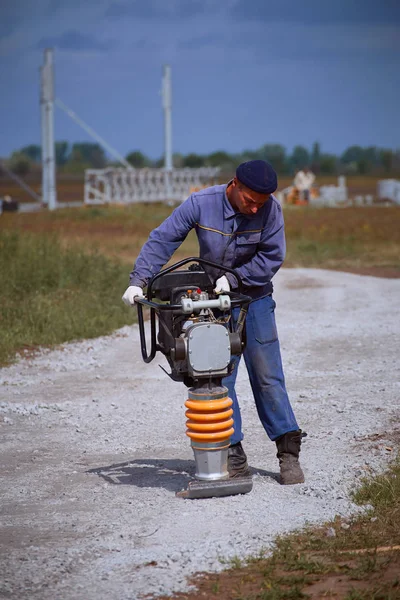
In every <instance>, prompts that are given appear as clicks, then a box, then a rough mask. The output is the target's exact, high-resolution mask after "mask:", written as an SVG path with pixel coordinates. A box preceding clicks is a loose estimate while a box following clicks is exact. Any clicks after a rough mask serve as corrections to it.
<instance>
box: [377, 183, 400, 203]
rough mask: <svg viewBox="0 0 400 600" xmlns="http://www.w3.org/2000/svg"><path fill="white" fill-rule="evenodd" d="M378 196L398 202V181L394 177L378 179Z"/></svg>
mask: <svg viewBox="0 0 400 600" xmlns="http://www.w3.org/2000/svg"><path fill="white" fill-rule="evenodd" d="M378 198H379V199H380V200H390V201H391V202H394V203H395V204H400V181H397V180H396V179H382V181H378Z"/></svg>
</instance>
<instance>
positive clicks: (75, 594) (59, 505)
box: [0, 269, 400, 600]
mask: <svg viewBox="0 0 400 600" xmlns="http://www.w3.org/2000/svg"><path fill="white" fill-rule="evenodd" d="M275 287H276V293H275V298H276V300H277V303H278V309H277V319H278V327H279V331H280V339H281V346H282V353H283V358H284V364H285V371H286V379H287V385H288V389H289V393H290V396H291V401H292V404H293V406H294V409H295V412H296V415H297V418H298V421H299V423H300V425H301V427H302V428H303V429H304V430H305V431H307V432H308V437H307V440H306V441H305V443H304V445H303V450H302V454H301V459H302V464H303V467H304V470H305V474H306V483H305V484H304V485H296V486H288V487H284V486H280V485H279V484H278V483H277V481H276V476H277V472H278V465H277V460H276V458H275V452H276V450H275V446H274V444H272V443H271V442H270V441H269V440H268V439H267V437H266V435H265V434H264V432H263V429H262V427H261V425H260V423H259V421H258V418H257V415H256V410H255V407H254V405H253V400H252V396H251V392H250V388H249V384H248V382H247V377H246V372H245V369H244V368H241V370H240V373H239V378H238V386H237V388H238V393H239V396H240V401H241V407H242V413H243V422H244V432H245V441H244V447H245V449H246V452H247V454H248V458H249V462H250V465H251V466H252V468H253V472H254V488H253V491H252V492H251V494H248V495H246V496H235V497H230V498H221V499H208V500H195V501H189V500H186V501H185V500H182V499H177V498H175V495H174V494H175V491H177V490H179V489H181V488H182V487H184V486H185V485H186V482H187V479H188V474H191V473H193V457H192V452H191V449H190V445H189V441H188V438H187V437H186V436H185V433H184V432H185V417H184V406H183V403H184V400H185V388H184V386H183V385H182V384H178V383H174V382H172V381H170V380H169V379H168V378H167V377H166V375H165V374H164V373H163V372H162V371H161V369H160V368H159V367H158V363H161V364H163V365H164V366H166V363H165V361H164V359H163V357H161V356H160V358H158V357H157V358H156V360H155V361H154V362H153V363H151V364H150V365H145V364H144V363H143V362H142V360H141V356H140V348H139V344H138V330H137V328H136V327H124V328H123V329H121V330H119V331H118V332H116V333H115V334H114V335H112V336H109V337H104V338H98V339H95V340H85V341H83V342H78V343H73V344H65V345H63V346H62V347H61V348H60V349H57V350H54V351H51V352H50V351H43V352H42V353H41V355H40V356H38V357H36V358H35V359H23V360H20V361H19V362H18V363H17V364H15V365H13V366H11V367H9V368H5V369H2V370H0V384H1V385H0V432H1V440H2V453H1V467H0V468H1V471H0V473H1V476H2V484H1V530H0V561H1V565H0V579H1V580H2V581H1V584H0V596H1V597H5V598H15V599H19V600H27V599H28V598H29V599H37V600H39V599H40V600H53V599H54V598H57V599H58V600H67V599H68V600H73V599H76V598H85V599H86V600H102V599H104V600H106V599H107V600H108V599H109V598H118V600H128V599H129V600H133V599H136V598H140V597H141V595H143V594H161V593H170V592H172V591H178V590H184V589H187V580H186V578H187V576H190V575H191V574H193V573H194V572H196V571H201V570H212V571H216V570H220V569H222V568H223V564H222V562H221V560H220V559H221V558H224V559H227V558H229V557H233V556H235V555H237V556H239V557H243V556H245V555H246V554H249V553H257V552H258V551H259V550H260V549H262V548H265V547H268V545H269V544H270V542H271V540H272V539H273V538H274V536H275V535H276V534H278V533H282V532H284V531H288V530H291V529H294V528H297V527H301V526H302V525H304V524H305V523H306V522H316V521H321V520H326V519H330V518H332V517H333V516H334V515H336V514H339V515H349V514H350V513H352V512H354V511H356V510H360V509H358V508H356V507H355V506H354V505H353V504H352V503H351V501H350V500H349V497H348V491H349V489H351V488H352V487H353V486H354V485H356V484H357V481H358V480H359V478H360V477H361V476H363V475H365V474H366V473H370V472H371V471H375V470H377V469H378V470H380V469H382V468H384V466H385V464H386V463H387V462H388V460H389V459H390V458H391V457H392V455H393V452H391V451H390V448H391V445H392V439H391V432H392V431H393V429H396V427H397V426H398V422H399V412H400V411H399V404H400V403H399V388H400V384H399V381H400V377H399V361H398V352H399V346H398V340H399V334H400V314H399V313H400V304H399V298H400V280H389V279H377V278H373V277H361V276H357V275H351V274H346V273H339V272H329V271H323V270H314V269H307V270H306V269H293V270H288V269H284V270H282V271H281V272H280V273H279V274H278V276H277V277H276V281H275ZM375 434H379V435H375ZM327 535H329V531H328V532H327Z"/></svg>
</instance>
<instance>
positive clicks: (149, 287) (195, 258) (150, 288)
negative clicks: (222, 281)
mask: <svg viewBox="0 0 400 600" xmlns="http://www.w3.org/2000/svg"><path fill="white" fill-rule="evenodd" d="M190 262H198V263H199V264H200V265H201V264H203V265H208V266H209V267H214V268H215V269H219V270H220V271H221V270H225V271H227V272H228V273H232V274H233V275H234V276H235V277H236V279H237V282H238V290H239V293H241V291H242V289H243V282H242V278H241V277H240V275H239V273H237V272H236V271H235V269H231V268H230V267H225V266H224V265H219V264H217V263H215V262H212V261H211V260H206V259H205V258H199V257H198V256H190V257H189V258H184V259H183V260H180V261H179V262H177V263H175V264H174V265H171V266H170V267H167V268H166V269H163V270H162V271H160V272H159V273H157V274H156V275H154V276H153V277H152V278H151V279H150V281H149V283H148V284H147V294H146V296H147V299H148V300H149V301H151V297H152V294H151V293H152V291H153V284H154V282H155V281H157V279H159V277H162V275H165V274H166V273H170V272H171V271H176V270H177V269H179V267H182V266H183V265H186V264H188V263H190Z"/></svg>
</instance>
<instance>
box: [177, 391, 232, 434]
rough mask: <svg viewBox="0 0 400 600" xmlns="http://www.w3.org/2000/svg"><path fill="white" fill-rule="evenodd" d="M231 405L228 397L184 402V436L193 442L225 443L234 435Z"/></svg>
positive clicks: (191, 399)
mask: <svg viewBox="0 0 400 600" xmlns="http://www.w3.org/2000/svg"><path fill="white" fill-rule="evenodd" d="M232 404H233V402H232V400H231V399H230V398H228V397H225V398H219V399H216V400H212V399H204V400H194V399H193V398H189V399H188V400H186V402H185V406H186V407H187V408H188V409H189V410H187V411H186V416H187V417H188V420H187V421H186V426H187V430H186V435H187V436H188V437H190V439H191V440H193V441H195V442H203V443H211V442H227V441H228V440H229V438H230V437H231V436H232V435H233V433H234V429H233V427H232V425H233V419H232V418H231V416H232V414H233V410H232V408H231V407H232Z"/></svg>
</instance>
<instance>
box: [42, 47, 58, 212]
mask: <svg viewBox="0 0 400 600" xmlns="http://www.w3.org/2000/svg"><path fill="white" fill-rule="evenodd" d="M40 107H41V119H42V201H43V203H44V204H45V205H46V206H47V207H48V208H49V210H54V209H55V208H57V190H56V162H55V151H54V68H53V50H52V49H51V48H46V50H45V51H44V62H43V66H42V67H41V90H40Z"/></svg>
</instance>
